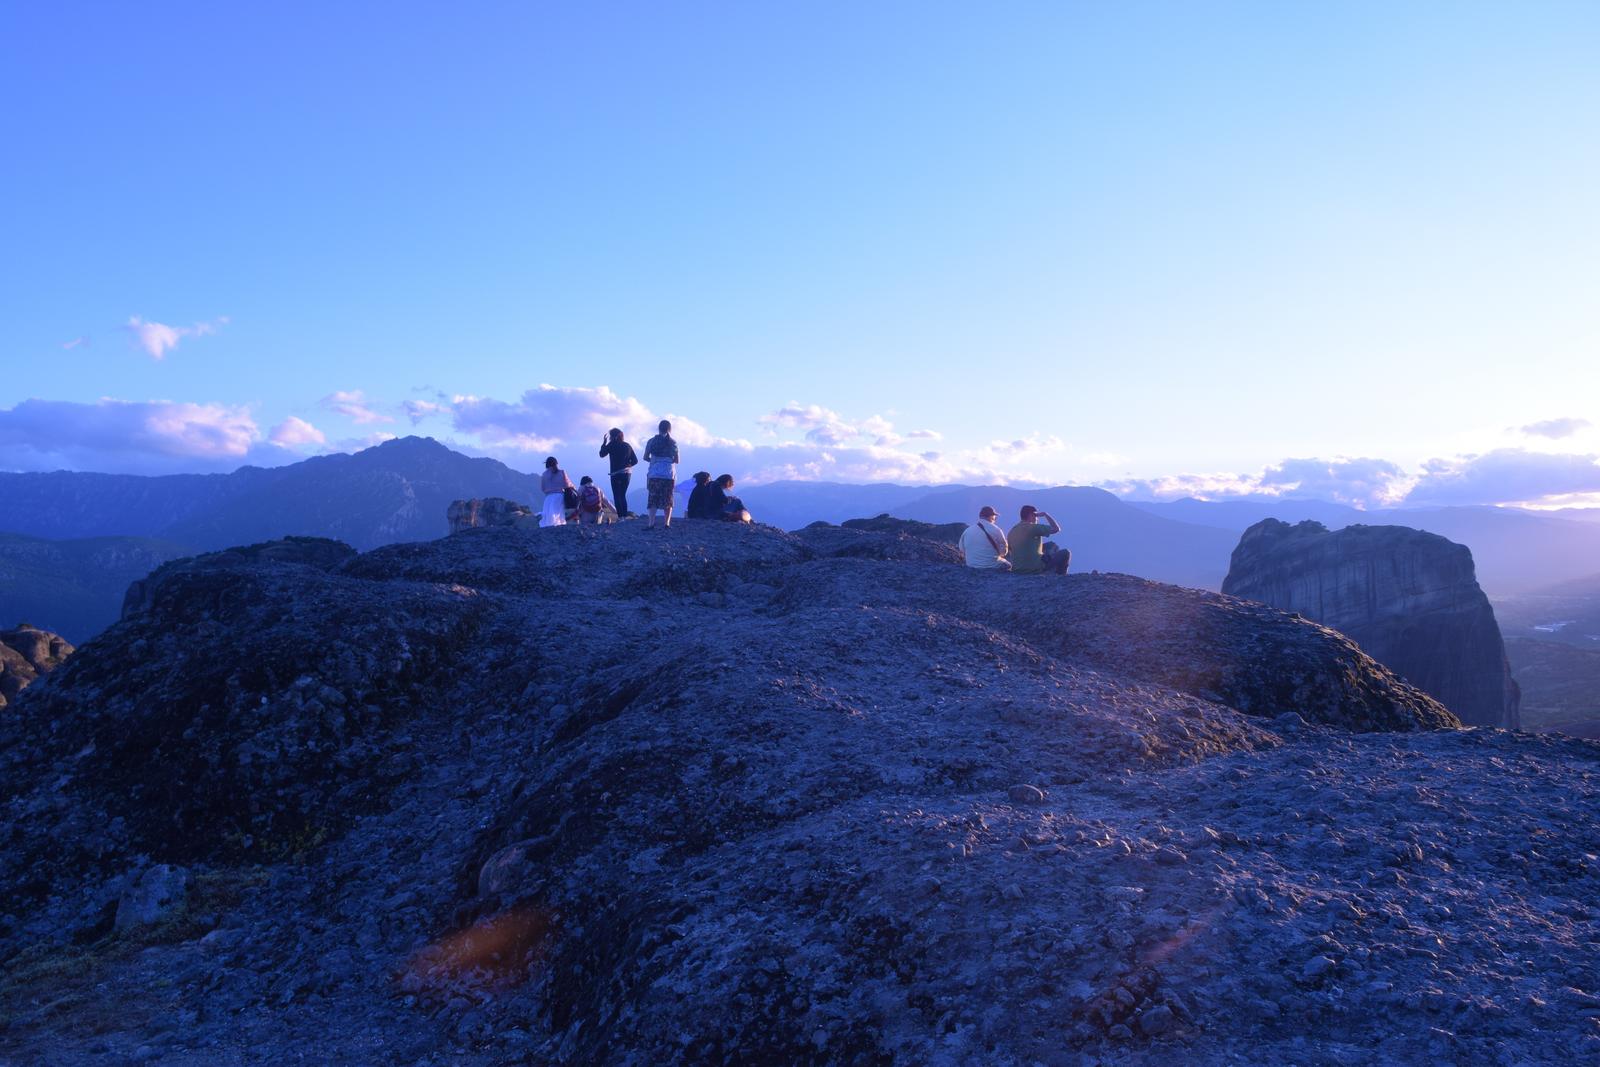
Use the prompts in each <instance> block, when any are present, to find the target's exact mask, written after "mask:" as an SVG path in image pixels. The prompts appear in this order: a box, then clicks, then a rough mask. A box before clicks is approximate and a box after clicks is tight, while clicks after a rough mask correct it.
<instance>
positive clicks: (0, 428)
mask: <svg viewBox="0 0 1600 1067" xmlns="http://www.w3.org/2000/svg"><path fill="white" fill-rule="evenodd" d="M260 440H261V431H260V429H259V428H258V427H257V426H256V423H255V420H254V419H253V418H252V417H251V414H250V410H249V408H247V407H243V406H230V405H226V404H191V403H180V402H174V401H170V400H151V401H129V400H114V399H111V398H105V399H102V400H99V401H96V402H95V403H92V404H84V403H75V402H71V401H61V400H24V401H22V402H21V403H19V404H17V405H16V406H14V407H12V408H9V409H0V447H3V448H4V450H5V457H6V465H7V466H8V467H12V468H14V469H20V470H55V469H68V470H97V471H107V472H113V473H117V472H122V473H138V474H156V473H166V472H169V471H193V470H231V469H233V468H234V467H237V466H238V465H239V464H240V463H242V462H245V461H246V460H247V458H248V457H249V456H250V453H251V450H252V449H253V448H254V447H255V446H256V445H257V444H258V442H259V441H260Z"/></svg>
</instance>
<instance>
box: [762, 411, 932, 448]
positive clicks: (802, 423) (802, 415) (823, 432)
mask: <svg viewBox="0 0 1600 1067" xmlns="http://www.w3.org/2000/svg"><path fill="white" fill-rule="evenodd" d="M756 421H757V422H758V423H759V424H760V425H762V426H764V427H766V430H767V436H769V437H776V436H778V430H779V429H780V428H781V429H793V430H800V431H801V432H802V433H803V434H804V436H805V439H806V440H807V441H810V442H811V443H812V444H815V445H821V446H823V447H825V448H838V447H841V446H844V445H847V444H850V443H852V442H856V441H862V440H870V441H871V442H872V443H873V444H874V445H876V446H878V447H880V448H892V447H893V446H895V445H898V444H900V442H901V441H903V440H904V438H903V437H902V436H901V435H900V434H898V433H895V430H894V423H893V422H890V421H889V419H888V418H887V417H886V416H884V415H869V416H867V417H866V418H864V419H861V420H860V421H858V422H852V421H850V420H849V419H846V418H845V417H844V416H842V415H840V414H839V413H838V412H837V411H834V410H832V409H831V408H825V407H823V406H822V405H820V404H800V403H796V402H794V401H791V402H789V403H788V404H785V405H784V406H783V407H781V408H779V409H778V410H777V411H773V412H769V413H767V414H766V415H763V416H761V418H759V419H757V420H756ZM911 436H912V437H918V438H924V437H931V438H933V439H935V440H937V439H938V437H939V435H938V434H937V433H935V432H934V431H932V430H918V431H916V432H914V433H912V434H911Z"/></svg>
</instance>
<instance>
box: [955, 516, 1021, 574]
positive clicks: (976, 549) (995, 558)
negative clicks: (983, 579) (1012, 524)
mask: <svg viewBox="0 0 1600 1067" xmlns="http://www.w3.org/2000/svg"><path fill="white" fill-rule="evenodd" d="M999 517H1000V513H999V512H998V511H996V510H995V509H994V508H991V507H989V506H988V505H987V504H986V505H984V506H983V508H982V509H980V510H979V512H978V521H977V522H976V523H974V524H973V525H971V526H969V527H967V528H966V530H965V531H963V532H962V534H961V555H962V556H963V557H964V558H965V559H966V561H967V566H969V567H971V568H973V569H974V570H980V571H1008V570H1010V569H1011V563H1010V562H1009V561H1008V560H1007V559H1006V552H1007V546H1006V535H1005V531H1003V530H1001V529H1000V527H999V525H998V524H996V523H995V521H994V520H995V519H997V518H999Z"/></svg>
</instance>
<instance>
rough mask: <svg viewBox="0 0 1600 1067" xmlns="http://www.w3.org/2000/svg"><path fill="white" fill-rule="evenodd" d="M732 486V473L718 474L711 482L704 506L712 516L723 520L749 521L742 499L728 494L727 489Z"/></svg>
mask: <svg viewBox="0 0 1600 1067" xmlns="http://www.w3.org/2000/svg"><path fill="white" fill-rule="evenodd" d="M732 488H733V475H731V474H723V475H719V476H718V477H717V480H716V481H714V482H712V483H711V486H710V493H709V495H708V496H707V498H706V506H707V508H709V509H710V513H711V516H712V517H713V518H717V519H721V520H723V521H724V522H749V521H750V513H749V512H748V511H746V510H745V507H744V501H743V500H740V499H739V498H738V497H736V496H730V495H729V493H728V490H729V489H732Z"/></svg>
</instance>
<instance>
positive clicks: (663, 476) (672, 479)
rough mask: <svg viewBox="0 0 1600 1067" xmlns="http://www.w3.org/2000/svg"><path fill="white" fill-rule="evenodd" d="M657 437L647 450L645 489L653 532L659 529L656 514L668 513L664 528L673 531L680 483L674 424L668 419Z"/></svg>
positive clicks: (664, 420)
mask: <svg viewBox="0 0 1600 1067" xmlns="http://www.w3.org/2000/svg"><path fill="white" fill-rule="evenodd" d="M656 431H657V433H656V435H655V436H654V437H652V438H650V441H649V443H647V444H646V445H645V446H644V461H645V463H646V464H648V466H647V467H646V468H645V482H644V484H645V488H646V490H647V492H648V493H649V499H648V500H646V501H645V507H646V510H647V511H648V512H649V513H650V528H651V529H652V530H653V529H655V526H656V510H657V509H658V508H659V509H660V510H661V511H662V512H664V513H665V516H664V517H665V522H664V525H665V526H666V528H667V529H669V530H670V529H672V490H673V489H674V488H675V483H676V482H677V479H678V442H676V441H674V440H673V439H672V423H670V422H668V421H667V420H666V419H662V420H661V425H659V426H657V427H656Z"/></svg>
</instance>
